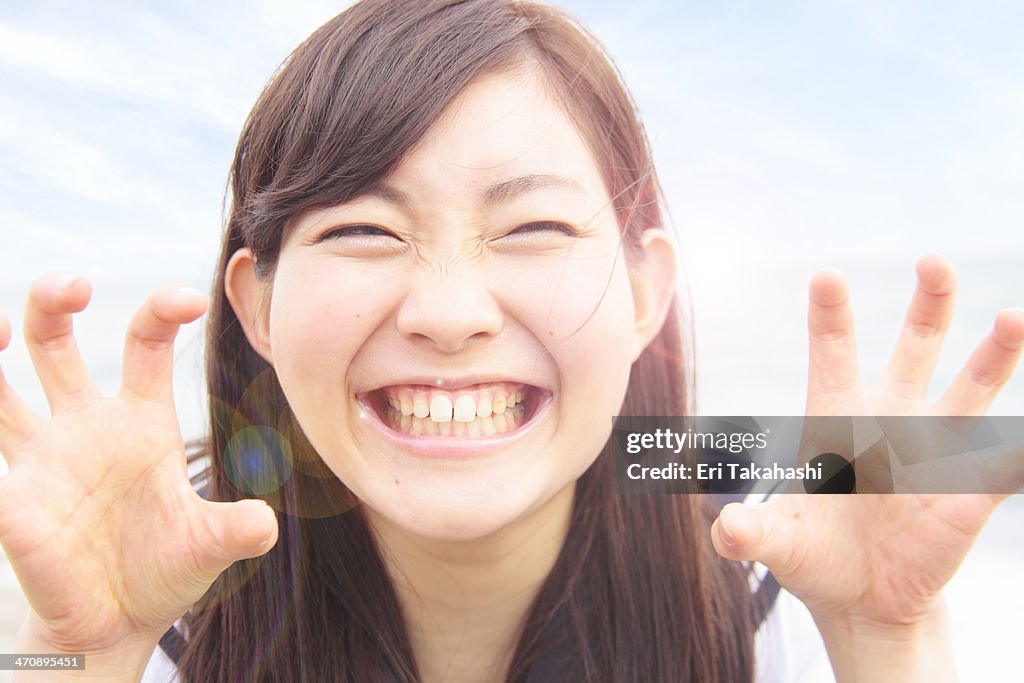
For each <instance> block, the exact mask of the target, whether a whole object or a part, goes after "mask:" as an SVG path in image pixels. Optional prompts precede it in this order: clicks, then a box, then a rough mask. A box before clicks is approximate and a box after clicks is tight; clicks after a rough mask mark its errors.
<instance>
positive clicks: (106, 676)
mask: <svg viewBox="0 0 1024 683" xmlns="http://www.w3.org/2000/svg"><path fill="white" fill-rule="evenodd" d="M158 642H159V638H155V639H152V638H147V637H143V636H139V637H138V638H133V639H130V640H129V639H125V640H122V641H121V642H119V643H118V644H117V645H114V646H109V647H103V648H76V647H71V648H69V647H67V646H64V645H61V644H57V643H54V642H53V641H52V640H51V639H49V638H47V637H46V636H45V634H44V633H43V631H42V629H40V628H39V625H38V623H36V620H35V619H33V617H32V615H30V616H29V618H28V619H27V620H26V621H25V622H24V623H23V624H22V626H21V629H20V630H19V631H18V637H17V640H16V641H15V646H14V650H15V652H16V653H18V654H21V655H50V656H68V655H81V656H83V657H84V658H85V666H84V668H82V669H67V670H59V671H57V670H55V671H43V670H22V671H16V672H15V674H14V676H13V678H12V679H11V680H12V681H13V683H22V682H23V681H24V682H25V683H29V682H31V683H36V682H42V681H45V682H46V683H63V681H107V682H110V683H127V682H129V681H130V682H132V683H136V682H137V681H139V680H140V679H141V678H142V673H143V671H145V668H146V665H147V664H148V662H149V658H150V657H151V656H152V654H153V650H154V649H155V648H156V646H157V643H158Z"/></svg>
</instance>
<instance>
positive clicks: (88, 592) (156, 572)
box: [0, 288, 269, 649]
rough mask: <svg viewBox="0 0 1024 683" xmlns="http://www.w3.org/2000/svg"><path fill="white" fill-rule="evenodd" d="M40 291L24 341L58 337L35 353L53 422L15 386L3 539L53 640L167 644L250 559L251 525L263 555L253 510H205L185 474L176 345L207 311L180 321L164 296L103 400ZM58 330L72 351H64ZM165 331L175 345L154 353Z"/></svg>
mask: <svg viewBox="0 0 1024 683" xmlns="http://www.w3.org/2000/svg"><path fill="white" fill-rule="evenodd" d="M41 289H42V288H37V289H35V290H34V292H33V298H34V299H37V300H40V299H42V300H43V301H36V302H35V304H34V303H33V301H31V300H30V309H29V313H28V314H27V315H26V337H27V338H28V339H29V343H30V348H31V344H32V343H33V340H34V339H48V340H49V341H47V342H44V343H43V345H42V347H41V348H36V349H34V350H33V362H34V364H35V365H36V369H37V372H38V373H39V375H40V379H41V380H42V382H43V385H44V389H46V391H47V398H48V399H49V401H50V404H51V409H52V412H53V417H52V418H51V419H49V420H44V419H42V418H40V417H38V416H36V415H34V414H33V413H31V411H29V410H28V409H27V407H25V406H24V405H23V404H21V403H20V401H19V400H18V399H17V397H15V396H13V393H12V392H11V391H10V389H9V388H6V387H4V393H5V399H4V400H3V402H2V403H0V415H2V419H0V425H2V429H0V450H2V452H3V453H4V455H5V457H6V459H7V460H8V462H9V463H10V473H9V474H8V475H7V477H5V478H4V479H3V480H2V481H0V486H2V489H0V492H2V496H0V541H2V542H3V546H4V549H5V551H6V553H7V556H8V559H9V561H10V563H11V565H12V567H13V568H14V570H15V573H16V574H17V576H18V579H19V581H20V583H21V585H22V588H23V590H24V591H25V595H26V597H27V598H28V600H29V603H30V605H31V608H32V617H33V618H34V619H37V620H38V623H39V624H40V625H41V626H42V627H43V628H44V629H45V631H46V634H47V637H48V638H51V639H52V642H55V643H59V644H62V645H65V646H67V647H69V648H71V647H74V646H78V647H81V648H82V649H93V648H103V647H107V646H112V645H115V644H116V643H118V642H121V641H122V640H123V639H125V638H127V637H130V636H136V635H138V634H140V633H152V634H159V633H160V632H161V631H162V630H163V629H166V628H167V626H168V625H169V624H171V623H173V621H174V620H175V619H176V618H177V617H179V616H180V615H181V614H183V613H184V612H185V611H186V610H187V609H188V608H189V607H190V606H191V605H192V604H194V603H195V602H196V600H198V599H199V597H201V596H202V594H203V593H204V592H205V591H206V589H207V588H208V587H209V585H210V583H212V581H213V580H214V579H215V578H216V576H217V574H219V572H220V571H222V570H223V569H224V568H225V567H226V566H227V565H228V564H230V561H232V560H233V559H240V556H237V555H238V552H239V550H240V548H239V545H240V544H239V543H237V542H236V541H237V539H234V536H235V535H236V534H237V527H238V526H239V521H240V517H242V519H241V525H242V526H245V527H249V528H243V529H242V536H244V537H246V538H243V539H242V540H243V541H247V542H248V546H249V547H248V548H247V549H248V550H252V545H253V544H252V540H253V539H252V538H251V537H252V536H253V532H254V529H253V528H252V527H253V524H252V523H251V522H248V521H246V520H245V519H244V513H246V509H245V506H242V507H241V508H240V507H239V505H240V504H227V503H212V502H207V501H204V500H202V499H201V498H200V497H199V496H198V495H196V493H195V492H194V491H193V490H192V488H191V486H190V484H189V481H188V476H187V474H186V468H185V460H184V446H183V443H182V438H181V434H180V431H179V428H178V425H177V420H176V416H175V413H174V406H173V400H172V399H171V395H170V388H169V386H170V385H169V379H170V377H169V374H170V361H171V359H170V353H171V348H172V347H171V340H173V336H174V333H175V332H176V330H177V326H178V323H179V322H187V320H188V319H191V318H195V317H196V316H197V315H198V313H201V310H202V309H201V308H198V309H197V306H198V304H197V303H196V302H195V301H193V302H192V304H191V309H192V310H191V311H184V312H183V311H178V312H177V313H175V310H174V304H173V303H172V302H168V301H166V299H167V294H166V293H165V294H164V295H160V294H158V295H155V296H154V298H153V299H151V302H150V306H151V307H153V309H155V310H157V311H158V313H157V315H155V316H154V315H151V313H152V310H151V311H150V313H147V312H146V311H145V310H144V311H141V312H140V314H139V315H137V316H136V319H135V321H133V330H132V331H130V333H129V339H128V341H127V342H126V350H125V384H124V385H123V386H122V391H121V392H120V394H119V395H118V396H116V397H113V398H104V397H102V396H100V395H99V393H98V392H97V391H96V390H95V388H94V387H93V386H92V384H91V382H90V381H88V377H87V375H86V373H85V372H84V370H83V369H82V368H81V366H80V360H79V359H78V357H77V351H75V349H74V345H73V343H69V340H70V315H67V314H66V313H61V312H54V309H53V307H52V306H51V307H49V310H50V312H47V308H48V306H47V302H46V301H45V296H46V294H45V292H44V291H40V290H41ZM78 294H79V296H80V297H81V296H82V295H84V298H85V299H87V298H88V297H87V292H85V291H82V292H79V293H78ZM66 296H69V297H73V296H74V293H70V294H67V295H66ZM161 296H162V297H163V299H165V300H161ZM51 303H53V304H56V303H57V302H51ZM83 304H84V301H83ZM33 305H38V306H39V307H38V308H37V309H35V310H34V309H33V308H32V307H33ZM69 305H73V304H69ZM161 306H163V307H164V309H165V310H164V311H159V308H160V307H161ZM186 308H187V306H186ZM161 316H163V319H161ZM175 316H177V318H179V319H178V320H177V321H173V319H174V318H175ZM167 320H172V321H173V322H167ZM55 329H56V330H58V331H59V332H61V333H62V334H66V340H65V342H64V343H59V342H54V335H53V333H54V330H55ZM160 334H163V335H164V337H165V340H166V343H154V340H155V339H156V338H157V337H158V336H159V335H160ZM6 336H8V335H7V334H6V332H3V333H0V348H2V347H3V346H5V345H6V343H7V341H6V339H4V337H6ZM139 339H143V340H145V341H143V342H141V343H140V342H138V340H139ZM0 386H3V385H2V384H0ZM249 505H250V507H249V508H248V512H249V515H248V516H249V517H254V518H255V520H256V521H257V522H261V523H262V526H264V527H265V526H266V523H267V517H268V515H266V514H263V515H262V516H261V515H260V514H259V513H257V514H256V515H252V514H251V513H252V509H251V504H249ZM226 515H230V518H228V517H227V516H226ZM226 524H227V525H229V526H228V527H225V525H226ZM232 525H233V527H235V528H232ZM256 526H260V524H257V525H256ZM255 531H256V532H257V533H258V532H259V531H260V529H258V528H256V529H255ZM265 533H266V531H263V534H264V535H265ZM225 534H227V536H228V538H226V537H225ZM258 540H259V539H257V541H258ZM229 541H230V542H229ZM241 545H242V546H244V545H246V543H242V544H241ZM268 547H269V546H268ZM232 553H234V554H235V555H236V556H232ZM253 554H258V553H253Z"/></svg>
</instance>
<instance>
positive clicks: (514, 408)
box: [361, 382, 551, 439]
mask: <svg viewBox="0 0 1024 683" xmlns="http://www.w3.org/2000/svg"><path fill="white" fill-rule="evenodd" d="M550 396H551V395H550V393H549V392H547V391H546V390H544V389H542V388H540V387H536V386H532V385H530V384H523V383H520V382H489V383H486V384H476V385H473V386H467V387H463V388H461V389H454V390H446V389H438V388H436V387H431V386H429V385H418V384H412V385H409V384H405V385H395V386H387V387H382V388H380V389H376V390H374V391H371V392H369V393H367V394H364V395H363V396H362V397H361V399H362V401H363V402H364V403H365V404H367V405H368V406H369V407H370V408H371V409H372V410H373V411H374V413H376V415H377V417H378V418H379V420H380V422H381V423H382V424H383V425H384V426H385V427H387V428H388V429H389V430H391V431H393V432H396V433H397V434H404V435H408V436H414V437H431V436H434V437H451V438H462V439H473V438H486V437H493V436H495V435H502V434H511V433H513V432H517V431H519V430H520V429H522V428H523V427H524V426H526V425H527V424H528V423H529V422H530V421H531V420H532V419H533V417H534V416H535V415H536V414H537V412H538V410H539V408H540V407H541V406H542V405H543V404H544V403H546V402H547V400H549V399H550Z"/></svg>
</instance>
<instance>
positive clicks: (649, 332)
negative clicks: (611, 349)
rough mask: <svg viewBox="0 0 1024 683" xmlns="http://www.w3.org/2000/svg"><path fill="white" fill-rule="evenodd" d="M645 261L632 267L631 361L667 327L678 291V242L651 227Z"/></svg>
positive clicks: (644, 244) (645, 238)
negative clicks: (667, 319) (665, 325)
mask: <svg viewBox="0 0 1024 683" xmlns="http://www.w3.org/2000/svg"><path fill="white" fill-rule="evenodd" d="M640 245H641V247H642V249H643V256H642V260H641V261H639V262H638V263H634V264H632V265H631V266H630V273H629V279H630V283H631V285H632V287H633V308H634V311H635V315H636V320H635V324H634V330H633V349H632V352H631V356H632V361H633V362H636V359H637V358H639V357H640V354H641V353H643V352H644V349H646V348H647V345H648V344H650V343H651V342H652V341H653V340H654V337H656V336H657V334H658V332H660V331H661V328H662V326H663V325H664V324H665V318H666V317H667V316H668V311H669V308H670V307H671V305H672V297H673V295H674V294H675V291H676V275H677V273H678V266H677V264H678V261H677V256H676V247H675V243H674V242H673V241H672V239H671V237H670V236H669V235H668V233H667V232H665V230H664V229H662V228H648V229H647V230H644V232H643V235H642V236H641V240H640Z"/></svg>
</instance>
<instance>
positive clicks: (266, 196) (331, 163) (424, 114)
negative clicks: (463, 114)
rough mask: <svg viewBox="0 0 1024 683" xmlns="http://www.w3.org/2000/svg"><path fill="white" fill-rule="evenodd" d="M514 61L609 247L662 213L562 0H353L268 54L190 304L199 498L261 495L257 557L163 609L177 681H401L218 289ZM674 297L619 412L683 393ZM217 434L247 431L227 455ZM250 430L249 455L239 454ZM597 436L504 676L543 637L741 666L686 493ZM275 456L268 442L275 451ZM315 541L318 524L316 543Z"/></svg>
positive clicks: (625, 118)
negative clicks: (550, 100)
mask: <svg viewBox="0 0 1024 683" xmlns="http://www.w3.org/2000/svg"><path fill="white" fill-rule="evenodd" d="M524 65H532V66H534V67H539V72H540V73H541V75H542V79H543V81H544V83H545V84H546V85H547V86H548V88H549V90H550V91H551V93H552V94H553V95H554V96H556V97H558V98H560V100H561V103H562V105H563V107H564V109H565V111H566V112H567V114H568V115H569V116H570V118H572V120H573V121H574V123H575V124H576V125H577V127H578V128H579V130H580V131H581V134H582V135H583V138H584V140H585V141H586V143H587V144H588V145H589V146H590V149H591V151H592V152H593V154H594V157H595V158H596V159H597V161H598V163H599V165H600V167H601V170H602V173H603V174H604V180H605V183H606V186H607V189H608V191H609V195H610V196H611V197H612V198H613V202H614V206H615V210H616V212H617V215H618V219H619V224H620V226H621V229H622V235H623V245H624V247H625V249H626V254H627V258H629V259H634V258H640V257H641V255H640V251H639V250H638V249H637V245H638V244H639V239H640V235H641V233H642V232H643V231H644V230H645V229H647V228H650V227H654V226H660V225H661V224H662V217H661V207H660V204H661V202H660V198H661V192H660V188H659V186H658V181H657V177H656V175H655V172H654V168H653V166H652V163H651V157H650V151H649V147H648V143H647V140H646V137H645V134H644V132H643V128H642V127H641V125H640V123H639V120H638V116H637V114H636V108H635V106H634V104H633V102H632V100H631V99H630V97H629V95H628V93H627V91H626V89H625V88H624V86H623V85H622V82H621V78H620V77H619V75H618V73H617V72H616V70H615V68H614V66H613V65H612V63H611V61H610V59H609V58H608V57H607V56H606V55H605V53H604V52H603V50H602V49H601V47H600V45H599V44H598V42H597V41H596V40H595V39H594V38H593V37H592V36H591V35H590V34H589V33H587V32H586V30H585V29H583V28H582V27H581V26H580V25H579V24H578V23H577V22H575V21H574V20H573V19H571V18H570V17H568V16H567V15H565V14H564V13H562V12H560V11H558V10H556V9H553V8H550V7H546V6H543V5H538V4H533V3H528V2H517V1H516V0H417V1H416V2H393V1H389V0H363V2H360V3H358V4H356V5H355V6H353V7H351V8H350V9H348V10H346V11H345V12H343V13H342V14H340V15H338V16H337V17H335V18H334V19H332V20H331V21H329V22H328V23H327V24H325V25H324V26H323V27H321V28H320V29H319V30H317V31H316V32H315V33H314V34H313V35H312V36H310V38H309V39H307V40H306V41H305V42H304V43H303V44H302V45H300V46H299V47H298V48H297V49H296V50H295V51H294V52H293V53H292V54H291V56H290V57H289V58H288V60H286V62H285V63H284V65H283V66H282V67H281V69H280V70H279V71H278V73H277V74H276V76H275V77H274V78H273V80H272V81H271V82H270V84H269V85H268V86H267V88H266V89H265V90H264V92H263V94H262V95H261V96H260V98H259V101H258V102H257V103H256V106H255V107H254V108H253V110H252V112H251V114H250V115H249V118H248V120H247V121H246V124H245V127H244V129H243V131H242V134H241V137H240V139H239V142H238V148H237V151H236V154H235V159H234V162H233V166H232V170H231V177H230V185H231V201H230V209H229V219H228V226H227V231H226V234H225V236H224V242H223V247H222V252H221V256H220V265H219V270H218V274H217V277H216V281H215V283H214V288H213V299H212V306H211V310H210V313H209V318H208V338H207V372H208V379H207V382H208V390H209V396H210V421H211V430H210V435H209V440H208V441H207V442H206V444H205V455H206V456H208V457H209V468H208V470H207V476H208V480H207V482H206V484H207V487H208V489H207V490H208V494H207V495H208V497H210V498H212V499H214V500H239V499H242V498H251V497H254V496H256V495H258V496H260V497H262V498H263V499H264V500H266V501H267V502H268V503H269V504H270V505H271V506H272V507H273V508H274V509H275V510H276V511H277V514H278V521H279V526H280V536H279V540H278V543H277V545H276V546H275V548H274V549H273V550H271V551H270V552H269V553H268V554H267V555H265V556H263V557H261V558H257V559H254V560H247V561H243V562H238V563H235V564H234V565H233V566H232V567H231V568H230V569H229V570H228V571H226V572H225V573H224V574H223V575H221V577H220V578H219V579H218V580H217V582H216V583H215V584H214V585H213V586H212V587H211V588H210V590H209V591H208V593H207V594H206V595H205V596H204V597H203V599H202V600H201V601H200V602H199V603H198V604H197V605H196V606H195V607H194V608H193V610H192V611H191V612H190V613H189V614H187V615H186V616H185V619H184V624H185V629H186V635H187V637H188V646H187V648H186V650H185V652H184V654H183V656H182V658H181V661H180V662H179V668H180V672H181V676H182V679H183V680H184V681H196V682H202V683H208V682H209V681H232V682H233V681H250V680H259V681H282V682H283V681H304V682H305V681H352V682H356V681H358V682H360V683H362V682H365V681H395V682H399V683H412V682H414V681H417V680H419V678H418V672H417V667H416V662H415V659H414V657H413V652H412V648H411V645H410V641H409V638H408V635H407V633H406V631H405V625H404V622H403V619H402V614H401V611H400V608H399V604H398V600H397V598H396V594H395V591H394V588H393V586H392V584H391V581H390V578H389V576H388V572H387V570H386V568H385V565H384V563H383V561H382V559H381V554H380V552H379V548H378V547H377V545H376V541H375V538H374V535H373V533H372V532H371V530H370V528H369V526H368V525H367V522H366V520H365V517H364V515H363V512H362V509H361V508H360V506H359V505H358V502H357V501H355V500H353V496H352V494H351V493H350V492H349V491H348V490H347V489H346V488H345V486H344V484H343V483H342V482H340V481H339V480H338V479H337V477H336V476H334V474H333V473H332V472H331V471H330V470H328V469H327V467H326V465H324V464H323V462H322V461H321V460H320V458H319V456H318V455H317V454H316V452H315V451H314V450H313V448H312V447H311V446H310V444H309V443H308V441H307V440H306V439H305V437H304V436H303V434H302V430H301V429H300V428H299V427H298V426H297V423H296V421H295V419H294V417H293V416H292V414H291V412H290V410H289V408H288V404H287V402H286V400H285V397H284V395H283V393H282V390H281V387H280V385H279V384H278V382H277V379H276V377H275V375H274V372H273V369H272V368H271V367H270V366H269V365H268V364H267V363H266V362H265V361H264V360H263V359H262V358H261V357H260V356H259V355H258V354H257V353H256V352H255V351H254V350H253V349H252V347H251V346H250V345H249V343H248V342H247V340H246V337H245V335H244V333H243V331H242V329H241V327H240V325H239V323H238V320H237V318H236V317H235V314H234V311H233V310H232V308H231V306H230V305H229V303H228V301H227V299H226V297H225V294H224V274H225V268H226V265H227V263H228V260H229V259H230V257H231V255H232V254H233V253H234V252H235V251H236V250H238V249H239V248H242V247H248V248H249V249H251V250H252V251H253V253H254V255H255V257H256V259H257V263H258V268H257V273H258V276H259V277H260V278H262V279H264V280H265V281H270V279H272V278H273V271H274V266H275V263H276V259H277V255H278V252H279V249H280V244H281V237H282V232H283V230H284V228H285V226H286V224H287V223H288V221H289V220H291V219H293V218H295V217H296V216H298V215H299V214H300V213H302V212H303V211H306V210H308V209H311V208H315V207H322V206H328V205H333V204H337V203H341V202H345V201H347V200H349V199H351V198H353V197H355V196H357V195H359V194H360V193H361V192H363V191H364V190H365V189H366V188H367V187H368V186H369V185H371V184H372V183H374V182H376V181H378V180H380V179H382V178H384V177H386V176H387V175H388V174H389V173H391V172H392V171H393V170H394V169H395V168H396V166H397V165H398V164H399V163H400V162H401V160H402V158H403V156H404V155H406V154H408V153H409V151H410V150H411V149H412V148H413V146H414V145H415V144H416V143H417V142H418V141H419V140H420V139H421V138H422V136H423V135H424V133H426V131H427V130H428V129H429V128H430V126H431V125H432V124H433V122H434V121H435V120H436V119H437V118H438V116H439V115H440V113H441V112H442V110H443V109H444V108H445V107H446V106H447V105H448V104H449V103H451V102H452V100H453V99H454V98H455V97H456V96H457V95H458V94H459V93H460V92H461V91H462V90H463V89H464V88H465V87H466V86H467V85H468V84H469V83H470V82H472V81H473V80H474V79H476V78H478V77H480V76H482V75H484V74H488V73H494V72H497V71H506V70H515V69H518V68H521V67H523V66H524ZM682 313H683V310H682V309H681V307H680V306H679V302H678V301H676V302H674V306H673V310H672V311H671V312H670V314H669V317H668V320H667V322H666V323H665V326H664V328H663V329H662V330H661V332H660V333H659V334H658V336H657V338H656V339H655V341H654V342H653V343H652V344H651V345H650V346H649V347H648V349H647V350H646V351H645V352H644V353H643V354H642V355H641V356H640V358H639V359H638V360H637V361H636V363H635V364H634V366H633V368H632V374H631V377H630V381H629V386H628V390H627V394H626V397H625V401H624V403H623V406H622V409H621V411H620V414H622V415H685V414H690V413H692V411H693V407H694V406H693V403H692V395H693V385H694V378H693V375H692V365H693V364H692V353H691V349H692V343H690V341H691V337H690V335H689V333H687V339H686V341H685V342H684V335H683V330H682V329H681V322H680V321H681V315H682ZM239 439H242V441H245V442H246V443H248V444H249V446H250V448H249V449H247V450H246V449H241V450H246V455H245V456H243V457H239V456H238V455H237V453H238V452H239V450H240V449H239V448H234V447H233V444H235V445H237V443H238V441H239ZM253 444H263V445H264V446H266V448H264V449H262V451H260V449H259V448H257V449H255V450H257V451H260V452H262V453H264V455H265V457H264V458H263V462H262V463H261V464H260V465H259V466H256V467H254V466H252V463H251V462H250V460H249V459H248V458H250V457H251V454H252V451H253V448H251V446H252V445H253ZM609 448H610V444H607V445H606V446H605V448H604V450H603V451H602V453H601V454H600V455H599V456H598V458H597V460H596V461H595V463H594V464H593V466H592V467H591V468H590V469H589V470H588V471H587V472H586V473H585V474H584V475H583V476H582V477H581V478H580V479H579V481H578V482H577V484H576V496H575V504H574V509H573V512H572V520H571V526H570V530H569V533H568V537H567V540H566V542H565V546H564V547H563V549H562V552H561V554H560V556H559V558H558V560H557V561H556V563H555V566H554V568H553V570H552V571H551V574H550V575H549V577H548V578H547V580H546V582H545V583H544V585H543V586H542V588H541V590H540V592H539V594H538V596H537V597H536V599H535V601H534V603H533V604H532V606H531V608H530V609H529V611H528V613H527V616H526V619H525V622H524V623H523V624H522V630H521V633H520V637H519V641H518V644H517V646H516V650H515V652H514V654H513V657H512V660H511V664H510V666H509V670H508V674H507V680H509V681H516V682H520V681H526V679H527V677H528V674H529V672H530V669H531V667H532V666H534V664H535V663H536V662H537V661H538V660H540V659H541V658H546V659H547V660H549V661H550V659H551V657H552V656H553V655H554V656H555V658H556V659H558V658H559V657H561V662H562V665H563V668H562V669H561V673H560V674H559V677H560V678H561V679H562V680H570V681H577V680H578V681H601V682H607V681H635V682H637V683H678V682H679V681H682V680H699V681H730V682H731V681H745V680H746V681H749V680H751V679H752V678H753V620H752V617H751V613H752V609H751V608H752V605H751V603H752V600H751V598H750V595H749V589H748V588H747V580H746V575H745V574H744V572H743V571H742V570H741V568H740V567H739V566H738V565H736V564H734V563H729V562H726V561H724V560H721V559H720V558H719V557H718V556H717V555H716V553H715V552H714V550H713V549H712V547H711V544H710V539H709V532H708V529H709V524H710V517H709V515H710V510H709V509H708V508H707V507H705V505H706V502H707V501H705V499H704V497H699V496H671V495H628V496H626V495H616V494H615V493H614V492H613V490H612V483H611V482H612V476H611V474H612V473H611V469H610V468H611V457H610V452H609ZM285 456H287V457H285ZM324 539H330V540H329V542H324Z"/></svg>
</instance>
